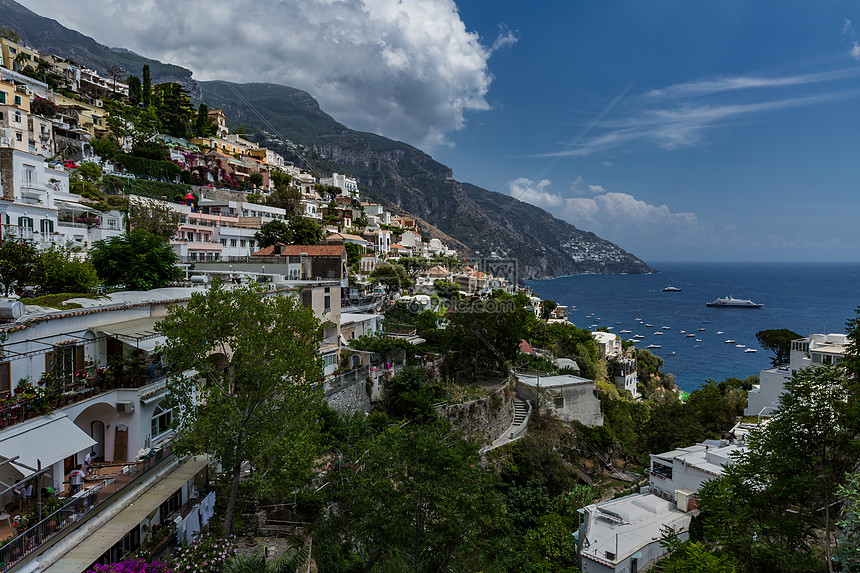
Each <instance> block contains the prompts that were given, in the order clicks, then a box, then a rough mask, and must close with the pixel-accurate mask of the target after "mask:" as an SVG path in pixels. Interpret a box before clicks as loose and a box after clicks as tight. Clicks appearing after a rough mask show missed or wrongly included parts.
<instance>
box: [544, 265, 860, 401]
mask: <svg viewBox="0 0 860 573" xmlns="http://www.w3.org/2000/svg"><path fill="white" fill-rule="evenodd" d="M651 266H653V267H654V268H657V269H659V270H660V273H659V274H653V275H582V276H572V277H562V278H557V279H551V280H543V281H535V282H531V283H529V286H530V287H531V288H532V290H533V291H534V292H535V294H536V295H537V296H539V297H541V298H545V299H551V300H554V301H556V302H557V303H558V304H565V305H567V306H568V307H569V309H570V311H569V313H570V315H569V319H570V321H571V322H573V323H574V324H575V325H576V326H578V327H580V328H589V327H590V326H591V325H593V324H597V325H599V326H605V327H612V332H614V333H616V334H620V331H621V330H630V331H632V332H630V333H629V334H626V333H625V334H620V336H623V337H625V338H631V337H632V336H633V335H634V334H642V335H644V336H645V338H643V339H642V341H641V342H640V343H638V344H637V346H639V347H642V348H644V347H646V346H647V345H649V344H658V345H660V346H661V348H660V349H654V350H652V352H654V353H655V354H657V355H658V356H661V357H662V358H663V359H664V360H665V363H664V365H663V371H664V372H669V373H672V374H674V375H675V381H676V382H677V383H678V385H679V386H680V387H681V388H682V389H683V390H687V391H690V390H693V389H695V388H696V387H698V386H699V385H700V384H701V383H702V382H704V381H705V380H707V379H708V378H713V379H715V380H724V379H725V378H727V377H730V376H733V377H737V378H745V377H746V376H749V375H750V374H758V373H759V371H760V370H761V369H763V368H767V367H768V366H769V364H770V362H769V360H768V359H769V357H770V354H769V353H768V352H767V351H766V350H764V349H763V348H761V347H760V346H759V344H758V341H757V340H756V338H755V333H756V332H758V331H759V330H765V329H769V328H788V329H790V330H793V331H795V332H797V333H798V334H800V335H802V336H806V335H809V334H812V333H831V332H845V321H846V320H847V319H848V318H851V317H853V316H854V309H855V308H856V307H857V306H860V263H653V264H652V265H651ZM668 285H672V286H676V287H678V288H681V289H682V291H681V292H668V293H665V292H660V289H662V288H663V287H666V286H668ZM729 295H732V296H734V297H735V298H742V299H751V300H753V301H754V302H757V303H761V304H764V308H760V309H743V308H742V309H725V308H708V307H706V306H705V303H706V302H710V301H713V300H714V299H716V298H717V297H726V296H729ZM592 313H593V315H594V316H593V317H591V318H586V315H589V314H592ZM598 317H599V318H600V319H601V320H599V321H596V320H595V319H596V318H598ZM636 318H641V319H642V320H643V322H644V323H649V324H651V325H652V327H651V328H646V327H645V326H644V324H639V323H638V322H636V320H635V319H636ZM663 326H668V327H669V329H668V330H664V329H663V328H662V327H663ZM699 328H704V329H705V330H704V331H699V330H698V329H699ZM592 330H593V328H592ZM681 330H684V331H686V332H687V333H693V334H694V335H695V337H690V338H688V337H686V336H685V334H681V333H680V331H681ZM718 331H722V332H723V334H719V335H718V334H717V332H718ZM655 332H663V333H664V334H663V335H656V334H655ZM696 339H698V340H700V341H701V342H699V341H697V340H696ZM729 339H733V340H735V343H734V344H726V343H725V340H729ZM735 344H744V345H746V346H747V347H748V348H755V349H757V350H758V352H756V353H755V354H752V353H745V352H744V349H743V348H737V347H736V346H735ZM671 352H674V353H675V354H674V355H670V353H671Z"/></svg>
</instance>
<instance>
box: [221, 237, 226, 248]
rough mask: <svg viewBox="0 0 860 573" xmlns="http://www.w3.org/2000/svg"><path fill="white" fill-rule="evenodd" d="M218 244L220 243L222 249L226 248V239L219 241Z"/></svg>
mask: <svg viewBox="0 0 860 573" xmlns="http://www.w3.org/2000/svg"><path fill="white" fill-rule="evenodd" d="M220 242H221V246H222V247H226V246H227V239H221V241H220Z"/></svg>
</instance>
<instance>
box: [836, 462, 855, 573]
mask: <svg viewBox="0 0 860 573" xmlns="http://www.w3.org/2000/svg"><path fill="white" fill-rule="evenodd" d="M836 493H837V495H839V497H840V498H841V499H842V501H843V503H844V504H845V510H844V513H843V514H842V518H841V519H840V520H839V523H838V525H839V529H840V530H841V535H840V536H839V547H838V549H837V550H836V560H837V561H838V562H839V564H840V565H841V566H842V570H843V571H847V572H848V573H858V572H860V473H857V472H854V473H851V474H848V476H847V477H846V479H845V483H844V484H843V485H842V486H841V487H840V488H839V490H838V491H837V492H836Z"/></svg>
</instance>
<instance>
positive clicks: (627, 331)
mask: <svg viewBox="0 0 860 573" xmlns="http://www.w3.org/2000/svg"><path fill="white" fill-rule="evenodd" d="M630 332H631V331H630V330H619V331H618V334H630Z"/></svg>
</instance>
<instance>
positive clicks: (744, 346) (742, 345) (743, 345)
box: [735, 344, 747, 348]
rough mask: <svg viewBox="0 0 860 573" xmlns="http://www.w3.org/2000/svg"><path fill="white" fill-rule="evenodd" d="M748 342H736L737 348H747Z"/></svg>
mask: <svg viewBox="0 0 860 573" xmlns="http://www.w3.org/2000/svg"><path fill="white" fill-rule="evenodd" d="M746 347H747V345H746V344H735V348H746Z"/></svg>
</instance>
